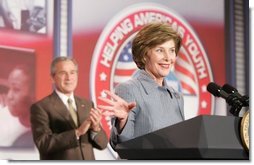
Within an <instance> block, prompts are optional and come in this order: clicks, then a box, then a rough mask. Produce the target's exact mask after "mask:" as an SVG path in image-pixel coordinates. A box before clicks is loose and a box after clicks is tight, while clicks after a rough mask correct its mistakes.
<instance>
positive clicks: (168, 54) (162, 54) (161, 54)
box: [145, 40, 176, 83]
mask: <svg viewBox="0 0 254 165" xmlns="http://www.w3.org/2000/svg"><path fill="white" fill-rule="evenodd" d="M145 59H146V64H145V71H146V72H147V73H149V74H150V75H151V76H152V77H153V78H154V79H155V81H156V82H160V83H162V80H163V78H164V77H166V76H167V75H168V74H169V72H170V69H171V68H172V67H173V66H174V64H175V62H176V51H175V43H174V40H169V41H166V42H164V43H163V44H160V45H157V46H156V47H154V48H152V49H150V50H149V51H148V52H147V55H146V57H145Z"/></svg>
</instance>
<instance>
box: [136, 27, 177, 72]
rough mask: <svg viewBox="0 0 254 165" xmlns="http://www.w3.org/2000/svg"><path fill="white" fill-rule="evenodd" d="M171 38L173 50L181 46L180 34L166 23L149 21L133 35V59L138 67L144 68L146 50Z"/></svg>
mask: <svg viewBox="0 0 254 165" xmlns="http://www.w3.org/2000/svg"><path fill="white" fill-rule="evenodd" d="M171 39H173V40H174V42H175V51H176V54H177V53H178V51H179V49H180V47H181V41H182V39H181V37H180V35H179V34H178V33H177V32H176V31H175V30H174V29H173V28H172V27H171V26H170V25H169V24H166V23H150V24H148V25H146V26H144V27H143V28H142V29H141V30H140V31H139V32H138V33H137V35H136V36H135V37H134V40H133V42H132V55H133V60H134V62H135V63H136V65H137V67H138V68H139V69H144V68H145V56H146V54H147V52H148V50H150V49H152V48H154V47H156V46H157V45H160V44H163V43H164V42H166V41H169V40H171Z"/></svg>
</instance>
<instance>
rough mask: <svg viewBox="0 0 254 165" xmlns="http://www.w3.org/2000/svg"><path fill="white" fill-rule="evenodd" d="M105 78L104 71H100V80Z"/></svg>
mask: <svg viewBox="0 0 254 165" xmlns="http://www.w3.org/2000/svg"><path fill="white" fill-rule="evenodd" d="M106 79H107V75H106V74H105V73H104V72H102V73H101V74H100V80H101V81H106Z"/></svg>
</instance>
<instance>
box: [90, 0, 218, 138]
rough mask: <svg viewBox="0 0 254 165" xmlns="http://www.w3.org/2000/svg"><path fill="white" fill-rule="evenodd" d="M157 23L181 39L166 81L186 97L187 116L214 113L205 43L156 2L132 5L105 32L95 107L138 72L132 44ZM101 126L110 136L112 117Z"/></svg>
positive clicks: (94, 82)
mask: <svg viewBox="0 0 254 165" xmlns="http://www.w3.org/2000/svg"><path fill="white" fill-rule="evenodd" d="M154 21H156V22H158V21H160V22H166V23H168V24H169V25H171V26H172V27H173V28H174V29H175V30H176V31H177V32H178V33H179V34H180V35H181V37H182V47H181V49H180V51H179V55H178V57H177V58H178V59H177V63H176V66H175V68H174V74H171V75H169V76H168V77H167V80H168V81H169V83H170V82H172V83H173V84H172V85H173V86H175V87H176V88H177V90H179V91H181V92H182V93H183V94H184V99H185V107H184V109H185V111H186V113H187V114H185V116H186V117H187V118H191V117H194V116H197V115H200V114H212V113H213V102H214V100H213V97H212V96H211V94H209V93H208V92H207V90H206V86H207V84H208V83H209V82H211V81H213V80H212V74H211V69H210V64H209V62H208V59H207V54H206V52H205V50H204V48H203V45H202V43H201V42H200V40H199V38H198V36H197V35H196V33H195V32H194V31H193V29H192V27H191V26H190V25H189V24H188V23H187V22H186V21H185V20H184V19H183V18H182V17H181V16H179V15H177V13H176V12H175V11H172V10H170V9H169V8H167V7H165V6H162V5H159V4H156V3H141V4H136V5H133V6H129V7H127V8H126V9H124V10H122V11H121V12H120V13H117V14H116V16H115V17H114V18H113V19H112V20H110V21H109V23H108V24H107V25H106V26H105V28H104V29H103V31H102V33H101V35H100V37H99V40H98V42H97V44H96V47H95V50H94V54H93V58H92V65H91V73H90V74H91V75H90V78H91V79H90V80H91V81H90V86H91V88H90V89H91V96H92V99H93V100H94V102H95V105H104V104H105V103H103V102H102V101H100V100H99V99H98V97H99V96H102V97H106V96H105V93H104V92H103V91H104V90H105V89H107V90H110V91H114V87H115V86H116V85H117V84H119V83H121V82H124V81H127V80H128V79H129V78H130V77H131V75H132V73H133V72H134V71H136V70H137V66H136V65H135V63H134V61H133V59H132V54H131V42H132V40H133V38H134V36H135V34H136V33H137V32H138V31H139V30H140V29H141V28H142V27H143V26H144V25H146V24H148V23H151V22H154ZM172 76H173V77H172ZM172 80H173V81H172ZM177 83H178V84H177ZM188 113H189V114H188ZM102 124H103V127H104V129H105V130H106V132H107V134H108V135H109V134H110V129H111V123H110V118H109V117H105V118H103V120H102Z"/></svg>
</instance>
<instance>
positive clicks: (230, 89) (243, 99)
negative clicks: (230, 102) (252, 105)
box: [222, 84, 249, 107]
mask: <svg viewBox="0 0 254 165" xmlns="http://www.w3.org/2000/svg"><path fill="white" fill-rule="evenodd" d="M222 89H223V90H224V91H225V92H227V93H230V94H235V95H236V96H237V97H238V98H239V99H240V101H241V102H242V103H243V106H244V107H248V106H249V96H242V95H241V94H240V93H239V92H238V90H237V89H236V88H234V87H232V86H231V85H229V84H224V85H223V86H222Z"/></svg>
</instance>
